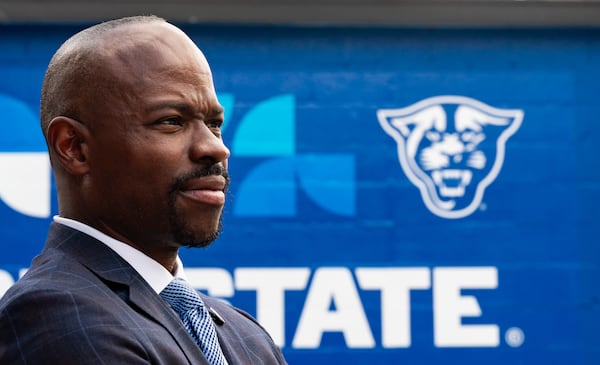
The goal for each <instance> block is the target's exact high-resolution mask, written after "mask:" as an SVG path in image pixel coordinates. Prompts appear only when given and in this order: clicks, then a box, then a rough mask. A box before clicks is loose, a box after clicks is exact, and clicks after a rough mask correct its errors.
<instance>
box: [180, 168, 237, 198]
mask: <svg viewBox="0 0 600 365" xmlns="http://www.w3.org/2000/svg"><path fill="white" fill-rule="evenodd" d="M206 176H222V177H224V178H225V192H227V188H228V187H229V172H228V171H227V169H225V168H224V167H223V165H221V164H214V165H211V166H208V167H201V168H198V169H196V170H194V171H191V172H189V173H187V174H185V175H181V176H178V177H176V178H175V180H174V181H173V184H172V185H171V193H175V192H177V191H179V190H181V189H183V187H184V186H185V184H186V183H187V182H188V181H189V180H191V179H197V178H200V177H206Z"/></svg>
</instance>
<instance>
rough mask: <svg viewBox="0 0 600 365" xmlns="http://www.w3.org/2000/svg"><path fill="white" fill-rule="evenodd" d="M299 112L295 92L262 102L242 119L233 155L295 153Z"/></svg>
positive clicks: (280, 154)
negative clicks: (296, 118) (296, 117)
mask: <svg viewBox="0 0 600 365" xmlns="http://www.w3.org/2000/svg"><path fill="white" fill-rule="evenodd" d="M295 114H296V111H295V100H294V95H293V94H284V95H280V96H276V97H273V98H271V99H268V100H265V101H263V102H261V103H260V104H258V105H257V106H255V107H254V108H253V109H252V110H250V111H249V112H248V113H247V114H246V115H245V116H244V119H243V120H242V121H241V123H240V125H239V127H238V129H237V131H236V133H235V138H234V140H233V143H232V154H233V155H234V156H238V157H239V156H252V157H266V156H269V157H272V156H293V155H294V153H295V151H296V138H295V132H296V130H295V129H296V127H295V126H296V122H295Z"/></svg>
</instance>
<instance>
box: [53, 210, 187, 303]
mask: <svg viewBox="0 0 600 365" xmlns="http://www.w3.org/2000/svg"><path fill="white" fill-rule="evenodd" d="M54 221H55V222H56V223H60V224H63V225H65V226H68V227H71V228H73V229H76V230H78V231H80V232H82V233H85V234H87V235H88V236H92V237H94V238H95V239H97V240H98V241H100V242H102V243H104V244H105V245H106V246H108V247H109V248H111V249H112V250H113V251H115V252H116V253H117V254H118V255H119V256H121V257H122V258H123V260H125V261H127V263H128V264H129V265H131V266H132V267H133V268H134V269H135V271H137V272H138V274H140V275H141V276H142V278H144V280H146V282H147V283H148V284H149V285H150V286H151V287H152V289H154V291H155V292H156V293H157V294H159V293H160V292H161V291H162V290H163V289H164V288H166V287H167V285H168V284H169V283H170V282H171V280H173V277H174V276H173V275H172V274H171V273H170V272H169V271H168V270H167V269H166V268H165V267H164V266H162V265H161V264H159V263H158V262H157V261H155V260H154V259H152V258H150V257H149V256H146V254H144V253H143V252H141V251H139V250H137V249H135V248H133V247H132V246H129V245H128V244H126V243H124V242H121V241H119V240H116V239H114V238H112V237H109V236H107V235H106V234H104V233H102V232H100V231H98V230H97V229H95V228H92V227H90V226H88V225H87V224H84V223H81V222H78V221H76V220H73V219H69V218H64V217H61V216H58V215H57V216H54ZM175 276H176V277H180V278H183V279H186V277H185V273H184V272H183V264H182V262H181V260H180V259H179V256H177V263H176V265H175Z"/></svg>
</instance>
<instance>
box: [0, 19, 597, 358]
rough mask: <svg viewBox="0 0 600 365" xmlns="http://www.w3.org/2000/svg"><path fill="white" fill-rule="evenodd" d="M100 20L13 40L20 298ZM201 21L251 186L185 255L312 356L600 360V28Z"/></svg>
mask: <svg viewBox="0 0 600 365" xmlns="http://www.w3.org/2000/svg"><path fill="white" fill-rule="evenodd" d="M78 29H79V28H77V27H75V26H73V27H67V26H64V27H58V26H55V27H52V26H35V27H34V26H31V27H25V26H13V27H10V26H4V27H2V28H0V105H2V108H1V109H0V110H1V111H2V113H1V114H0V118H1V119H2V122H1V124H0V125H1V126H2V131H3V132H2V133H1V134H0V200H1V201H0V295H1V293H3V292H4V290H6V287H8V286H9V285H10V284H11V283H12V282H13V281H14V280H15V279H16V278H17V277H18V276H19V275H20V273H22V270H23V269H25V268H27V267H28V265H29V263H30V260H31V258H32V257H33V256H34V255H35V254H36V253H37V252H39V251H40V250H41V248H42V246H43V242H44V239H45V235H46V230H47V226H48V223H49V222H50V220H51V217H52V215H54V214H56V212H57V206H56V196H55V193H54V192H53V191H52V190H51V188H52V186H53V182H52V180H51V179H50V177H49V176H50V175H49V172H48V171H47V167H45V166H47V161H46V160H45V158H46V157H45V154H44V150H45V147H44V144H43V140H42V138H41V134H40V133H39V132H38V124H37V123H38V122H37V117H38V115H39V113H38V103H39V89H40V86H41V80H42V77H43V72H44V70H45V67H46V65H47V62H48V60H49V59H50V57H51V55H52V53H53V52H54V50H55V49H56V48H57V47H58V46H59V45H60V43H61V42H62V41H63V40H64V39H66V38H67V37H68V36H69V35H70V34H72V33H74V32H75V31H76V30H78ZM184 29H185V30H186V31H187V32H188V33H189V34H190V35H191V36H192V38H193V39H194V40H195V41H196V42H197V44H198V45H199V46H200V48H202V49H203V50H204V52H205V54H206V56H207V58H208V60H209V62H210V63H211V65H212V68H213V73H214V78H215V83H216V87H217V91H218V93H219V97H220V99H221V102H222V104H223V105H224V106H225V107H226V125H225V131H224V137H225V139H226V142H227V143H228V145H229V147H230V148H231V150H232V157H231V159H230V166H231V175H232V179H233V182H232V186H231V194H230V196H229V202H228V206H227V208H226V213H225V231H224V233H223V235H222V236H221V238H220V239H219V240H218V241H217V242H216V243H215V244H214V245H213V246H211V247H210V248H209V249H208V250H183V251H182V252H181V254H182V258H183V260H184V263H185V265H186V267H187V269H188V270H189V272H190V275H191V279H192V281H193V282H194V283H195V285H196V286H197V287H198V288H199V289H201V290H206V291H208V292H210V293H211V294H213V295H217V296H221V297H223V298H225V299H227V300H229V301H231V302H232V303H234V304H236V305H238V306H240V307H243V308H245V309H247V310H248V311H249V312H251V313H253V314H254V315H256V316H257V317H258V318H259V320H260V321H261V322H263V323H264V324H265V326H266V327H267V328H269V330H270V331H271V333H272V334H273V335H274V337H275V339H276V341H278V343H280V344H281V345H282V346H283V351H284V353H285V355H286V357H287V358H288V361H289V362H290V363H292V364H329V363H333V362H335V363H347V364H366V363H377V364H392V363H394V364H395V363H422V364H437V363H451V364H455V363H456V364H458V363H465V364H479V363H486V364H506V363H509V364H531V363H544V364H565V363H570V364H592V363H597V362H598V360H599V359H600V340H599V339H598V336H597V334H596V332H597V329H598V328H600V286H599V285H598V284H597V282H598V279H600V249H599V248H598V244H597V241H598V239H597V237H598V234H599V233H600V232H599V230H600V229H599V228H598V224H597V223H596V221H597V220H598V211H599V209H598V204H599V203H600V173H599V171H600V169H598V167H599V161H600V158H599V157H598V152H599V149H598V147H597V145H598V142H599V141H600V124H599V123H598V122H597V119H598V118H597V116H598V115H600V104H599V103H598V102H597V98H598V96H599V95H600V30H562V29H561V30H559V29H556V30H554V29H549V30H480V29H472V30H469V29H464V30H442V29H440V30H419V29H361V28H348V29H346V28H333V29H330V28H323V29H320V28H294V27H281V28H268V27H208V26H206V27H202V26H185V27H184ZM459 110H460V111H461V113H458V111H459ZM444 121H445V123H444ZM467 132H468V133H467ZM474 136H475V137H474ZM472 138H479V139H476V140H475V142H473V141H474V140H473V139H472ZM469 141H470V142H469ZM468 146H471V147H468ZM457 151H459V152H457ZM15 152H18V153H19V154H15ZM29 152H34V153H33V154H24V153H29ZM403 160H404V162H402V161H403ZM444 170H451V171H450V172H443V171H444ZM433 171H438V172H437V174H438V175H436V173H434V172H433ZM457 171H460V172H457ZM464 171H468V172H467V174H469V176H470V179H471V181H470V183H469V184H467V185H465V187H464V189H463V190H460V188H459V187H458V185H460V183H459V182H458V180H459V178H457V176H462V174H463V173H465V172H464ZM446 173H447V175H443V174H446ZM440 176H443V178H441V177H440ZM440 179H441V180H444V184H446V190H443V189H442V188H440V186H439V185H438V184H436V182H438V183H439V182H440ZM463 183H464V181H463ZM428 187H429V189H428ZM452 204H454V205H452ZM467 207H472V209H466V208H467Z"/></svg>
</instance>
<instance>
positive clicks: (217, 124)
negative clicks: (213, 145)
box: [206, 119, 223, 129]
mask: <svg viewBox="0 0 600 365" xmlns="http://www.w3.org/2000/svg"><path fill="white" fill-rule="evenodd" d="M221 125H223V121H222V120H218V119H215V120H209V121H207V122H206V126H207V127H208V128H210V129H221Z"/></svg>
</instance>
